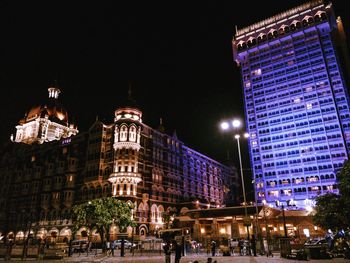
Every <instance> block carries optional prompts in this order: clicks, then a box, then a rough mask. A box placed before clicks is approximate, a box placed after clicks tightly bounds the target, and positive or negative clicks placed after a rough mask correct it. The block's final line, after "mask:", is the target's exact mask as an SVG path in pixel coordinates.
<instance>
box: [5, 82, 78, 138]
mask: <svg viewBox="0 0 350 263" xmlns="http://www.w3.org/2000/svg"><path fill="white" fill-rule="evenodd" d="M48 91H49V100H48V101H47V103H46V104H43V105H39V106H34V107H33V108H31V109H30V110H29V111H28V112H27V113H26V115H25V117H24V118H23V119H21V120H20V121H19V125H17V126H16V129H17V132H16V137H15V142H23V143H27V144H32V143H44V142H49V141H53V140H60V139H61V138H67V137H70V136H72V135H76V134H77V133H78V130H77V128H76V127H75V126H74V124H72V123H69V122H68V113H67V111H66V110H65V109H64V107H63V106H62V105H61V104H60V103H59V100H58V95H59V94H60V93H61V91H60V89H59V88H58V86H57V85H56V86H54V87H50V88H49V89H48ZM11 140H13V138H11Z"/></svg>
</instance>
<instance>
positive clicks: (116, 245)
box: [115, 239, 136, 249]
mask: <svg viewBox="0 0 350 263" xmlns="http://www.w3.org/2000/svg"><path fill="white" fill-rule="evenodd" d="M121 246H122V241H121V240H120V239H119V240H116V241H115V247H116V248H118V249H120V248H121ZM135 246H136V244H132V243H131V242H130V241H128V240H124V248H126V249H130V248H131V247H135Z"/></svg>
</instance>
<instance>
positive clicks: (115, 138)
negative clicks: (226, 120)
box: [114, 126, 119, 142]
mask: <svg viewBox="0 0 350 263" xmlns="http://www.w3.org/2000/svg"><path fill="white" fill-rule="evenodd" d="M114 141H115V142H118V141H119V129H118V127H117V126H116V127H115V130H114Z"/></svg>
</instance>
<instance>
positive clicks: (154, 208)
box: [151, 204, 158, 223]
mask: <svg viewBox="0 0 350 263" xmlns="http://www.w3.org/2000/svg"><path fill="white" fill-rule="evenodd" d="M157 210H158V209H157V205H156V204H153V205H152V207H151V222H153V223H155V222H156V216H157Z"/></svg>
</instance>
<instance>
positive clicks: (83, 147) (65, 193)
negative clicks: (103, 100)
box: [0, 87, 236, 240]
mask: <svg viewBox="0 0 350 263" xmlns="http://www.w3.org/2000/svg"><path fill="white" fill-rule="evenodd" d="M59 92H60V90H59V88H58V87H54V88H49V102H50V103H51V102H52V100H56V99H58V98H57V97H56V95H58V93H59ZM55 94H56V95H55ZM52 96H53V97H52ZM55 103H56V102H55ZM50 105H51V104H50ZM25 116H26V117H25V118H24V119H23V120H21V121H20V125H19V126H17V134H16V136H15V138H16V139H15V140H14V139H12V141H11V142H9V143H8V144H7V145H6V146H5V147H3V148H2V150H1V159H0V232H2V233H4V234H5V233H6V235H7V236H8V237H12V238H17V239H21V238H23V237H25V236H27V234H28V232H29V231H30V233H32V234H33V235H34V236H36V237H38V238H45V237H53V238H59V239H61V240H69V239H71V238H72V207H73V206H74V205H75V204H79V203H82V202H87V201H89V200H91V199H94V198H101V197H106V196H115V197H116V198H119V199H122V200H125V201H127V202H131V203H132V204H134V207H135V209H134V211H133V215H134V218H135V220H136V222H137V223H138V226H137V227H136V229H134V234H135V238H136V237H137V236H138V237H139V238H141V239H142V238H144V237H146V236H148V235H154V234H155V233H156V232H157V231H158V230H161V229H162V228H164V227H165V226H164V222H163V219H162V213H164V212H165V211H167V210H168V209H171V210H172V211H174V210H175V211H177V212H178V213H180V212H186V211H187V210H189V209H193V208H205V209H207V208H214V207H215V208H217V207H222V206H224V205H225V200H224V198H225V195H227V196H230V195H229V193H227V191H225V189H228V188H230V186H229V185H226V187H224V182H231V181H232V177H234V176H235V175H236V170H235V169H234V167H228V166H225V165H223V164H221V163H219V162H217V161H215V160H213V159H212V158H209V157H207V156H205V155H204V154H201V153H199V152H197V151H195V150H193V149H191V148H190V147H188V146H186V145H185V144H184V143H183V142H182V141H181V140H179V139H178V138H177V136H176V133H174V134H173V135H168V134H166V133H165V132H164V128H163V127H162V126H160V128H158V129H153V128H151V127H149V126H147V125H146V124H144V123H143V121H142V111H141V110H140V109H139V107H137V105H135V103H134V101H132V100H131V99H130V100H129V101H128V103H126V104H125V105H123V106H121V107H119V108H117V110H116V111H115V118H114V122H113V123H109V124H105V123H103V122H102V121H100V120H98V119H97V120H96V121H95V122H94V123H93V124H92V125H91V127H90V128H89V130H88V131H86V132H81V133H79V134H77V133H78V130H77V129H76V127H75V126H73V125H70V124H68V113H67V111H65V110H64V108H63V107H60V108H58V107H53V106H49V104H48V103H46V104H43V105H41V106H36V107H33V108H32V109H30V110H29V113H28V114H26V115H25ZM28 127H30V128H28ZM70 129H71V130H70ZM89 231H92V234H93V235H95V237H96V238H97V237H98V235H97V234H96V231H95V230H94V229H91V230H88V229H84V228H83V229H80V230H79V231H78V233H77V235H78V236H79V235H80V236H81V235H84V234H83V233H84V232H85V233H87V232H89ZM129 231H132V230H130V229H129ZM110 234H111V235H112V236H113V235H116V234H117V233H115V229H114V228H112V229H111V232H110ZM115 237H116V236H114V238H115Z"/></svg>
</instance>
